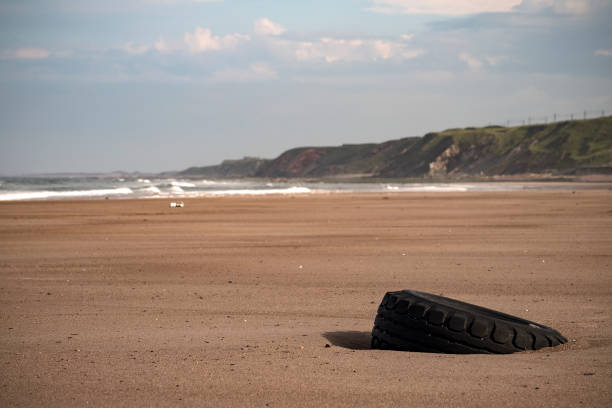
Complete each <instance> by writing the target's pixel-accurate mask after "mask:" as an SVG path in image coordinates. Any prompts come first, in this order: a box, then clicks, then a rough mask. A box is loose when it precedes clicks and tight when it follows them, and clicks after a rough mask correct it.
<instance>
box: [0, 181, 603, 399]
mask: <svg viewBox="0 0 612 408" xmlns="http://www.w3.org/2000/svg"><path fill="white" fill-rule="evenodd" d="M184 201H185V208H180V209H170V208H168V202H169V200H107V201H105V200H90V201H55V202H13V203H0V406H36V407H39V406H57V407H66V406H78V407H83V406H198V407H203V406H211V407H213V406H271V407H287V406H403V407H406V406H470V407H480V406H482V407H485V406H486V407H491V406H496V407H504V406H508V407H516V406H523V407H530V406H542V407H548V406H550V407H552V406H554V407H559V406H567V407H576V406H579V405H581V404H582V405H583V406H601V407H604V406H605V407H608V406H611V405H612V386H611V385H612V328H611V322H612V316H611V312H612V307H611V306H612V273H611V272H612V191H608V190H601V191H576V192H574V193H573V192H572V191H570V190H568V191H559V192H498V193H433V194H422V193H409V194H388V195H382V194H366V195H348V194H332V195H309V196H295V197H272V196H270V197H250V198H249V197H231V198H223V197H219V198H208V199H206V198H201V199H186V200H184ZM398 289H417V290H422V291H428V292H432V293H437V294H444V295H445V296H450V297H455V298H458V299H461V300H465V301H468V302H473V303H478V304H480V305H483V306H487V307H490V308H495V309H499V310H501V311H504V312H506V313H511V314H515V315H518V316H521V317H524V318H527V319H529V320H534V321H537V322H540V323H543V324H546V325H549V326H552V327H553V328H555V329H557V330H559V331H560V332H561V333H563V334H564V335H565V336H566V337H567V338H568V339H570V342H569V343H568V344H567V345H564V346H561V347H557V348H554V349H550V348H549V349H543V350H540V351H537V352H524V353H516V354H512V355H445V354H427V353H411V352H397V351H381V350H370V349H369V332H370V330H371V329H372V323H373V319H374V316H375V313H376V308H377V306H378V303H379V302H380V300H381V299H382V297H383V295H384V293H385V292H386V291H390V290H398ZM326 345H329V347H327V346H326Z"/></svg>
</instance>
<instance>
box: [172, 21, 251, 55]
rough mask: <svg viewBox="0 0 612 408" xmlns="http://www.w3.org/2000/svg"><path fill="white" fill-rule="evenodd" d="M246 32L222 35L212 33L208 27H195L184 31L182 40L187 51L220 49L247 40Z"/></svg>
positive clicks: (196, 51)
mask: <svg viewBox="0 0 612 408" xmlns="http://www.w3.org/2000/svg"><path fill="white" fill-rule="evenodd" d="M250 39H251V37H249V36H248V35H246V34H239V33H236V34H227V35H224V36H223V37H220V36H217V35H212V33H211V31H210V28H202V27H197V28H196V29H195V31H194V32H193V33H185V36H184V40H185V44H186V45H187V48H188V50H189V52H191V53H193V54H196V53H200V52H206V51H220V50H225V49H232V48H235V47H236V46H237V45H238V44H240V43H241V42H246V41H249V40H250Z"/></svg>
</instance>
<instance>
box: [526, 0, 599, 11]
mask: <svg viewBox="0 0 612 408" xmlns="http://www.w3.org/2000/svg"><path fill="white" fill-rule="evenodd" d="M605 3H606V0H523V1H522V2H521V4H519V5H518V6H517V7H516V10H517V11H523V12H540V11H545V10H550V11H553V12H555V13H558V14H584V13H586V12H588V11H590V10H592V9H594V8H597V7H600V6H603V5H605Z"/></svg>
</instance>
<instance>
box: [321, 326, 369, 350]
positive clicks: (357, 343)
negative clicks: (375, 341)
mask: <svg viewBox="0 0 612 408" xmlns="http://www.w3.org/2000/svg"><path fill="white" fill-rule="evenodd" d="M323 337H325V338H326V339H327V340H328V341H329V342H330V343H331V344H333V345H334V346H338V347H344V348H347V349H351V350H369V349H370V342H371V341H372V335H371V333H370V332H363V331H355V330H349V331H334V332H325V333H323Z"/></svg>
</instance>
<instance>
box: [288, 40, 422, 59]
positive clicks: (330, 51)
mask: <svg viewBox="0 0 612 408" xmlns="http://www.w3.org/2000/svg"><path fill="white" fill-rule="evenodd" d="M288 45H289V47H293V49H294V55H295V58H297V59H298V60H300V61H312V60H323V61H326V62H329V63H333V62H339V61H377V60H387V59H390V58H399V59H410V58H416V57H418V56H420V55H422V54H423V53H424V51H423V50H421V49H408V48H406V45H405V44H404V43H400V42H394V41H384V40H360V39H353V40H346V39H336V38H321V39H320V40H318V41H302V42H296V43H289V44H288Z"/></svg>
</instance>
